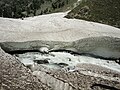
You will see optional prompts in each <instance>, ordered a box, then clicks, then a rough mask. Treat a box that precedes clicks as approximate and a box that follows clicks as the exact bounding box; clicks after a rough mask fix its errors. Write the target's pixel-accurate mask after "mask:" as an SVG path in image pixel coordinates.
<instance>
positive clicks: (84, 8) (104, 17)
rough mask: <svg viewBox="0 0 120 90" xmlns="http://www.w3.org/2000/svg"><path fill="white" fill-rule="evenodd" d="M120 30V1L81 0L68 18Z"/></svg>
mask: <svg viewBox="0 0 120 90" xmlns="http://www.w3.org/2000/svg"><path fill="white" fill-rule="evenodd" d="M66 17H67V18H77V19H84V20H88V21H94V22H99V23H103V24H108V25H112V26H115V27H119V28H120V0H115V1H114V0H81V2H80V5H79V6H77V7H76V8H74V9H73V10H72V11H71V12H69V13H68V15H67V16H66Z"/></svg>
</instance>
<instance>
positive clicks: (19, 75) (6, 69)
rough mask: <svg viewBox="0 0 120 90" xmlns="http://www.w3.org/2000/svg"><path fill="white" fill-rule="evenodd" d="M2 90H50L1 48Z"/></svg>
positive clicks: (0, 88) (0, 70) (0, 76)
mask: <svg viewBox="0 0 120 90" xmlns="http://www.w3.org/2000/svg"><path fill="white" fill-rule="evenodd" d="M0 90H50V88H49V87H48V86H47V85H44V84H43V83H42V82H40V81H39V80H38V79H37V78H36V77H35V76H33V75H32V72H31V71H30V70H29V69H28V68H26V67H25V66H24V65H23V64H22V63H21V62H20V61H19V60H17V59H16V58H15V57H13V56H11V55H9V54H7V53H5V52H4V51H3V50H2V49H1V48H0Z"/></svg>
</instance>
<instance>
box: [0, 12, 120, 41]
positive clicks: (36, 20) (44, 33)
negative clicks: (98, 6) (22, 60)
mask: <svg viewBox="0 0 120 90" xmlns="http://www.w3.org/2000/svg"><path fill="white" fill-rule="evenodd" d="M66 14H67V12H61V13H53V14H48V15H41V16H35V17H29V18H25V19H24V20H21V19H8V18H2V17H0V41H32V40H47V41H50V40H51V41H75V40H79V39H82V38H88V37H97V36H112V37H120V29H118V28H115V27H112V26H109V25H104V24H99V23H94V22H88V21H84V20H77V19H67V18H64V16H65V15H66Z"/></svg>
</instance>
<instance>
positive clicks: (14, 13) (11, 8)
mask: <svg viewBox="0 0 120 90" xmlns="http://www.w3.org/2000/svg"><path fill="white" fill-rule="evenodd" d="M76 1H77V0H0V17H8V18H22V17H30V16H36V15H42V14H48V13H53V12H59V11H66V10H69V9H71V7H72V5H73V3H75V2H76Z"/></svg>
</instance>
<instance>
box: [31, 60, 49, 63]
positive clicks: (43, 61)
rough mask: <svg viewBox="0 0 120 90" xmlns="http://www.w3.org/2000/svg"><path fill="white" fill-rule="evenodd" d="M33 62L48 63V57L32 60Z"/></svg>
mask: <svg viewBox="0 0 120 90" xmlns="http://www.w3.org/2000/svg"><path fill="white" fill-rule="evenodd" d="M33 61H34V62H35V63H37V64H48V63H49V61H48V59H44V60H33Z"/></svg>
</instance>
